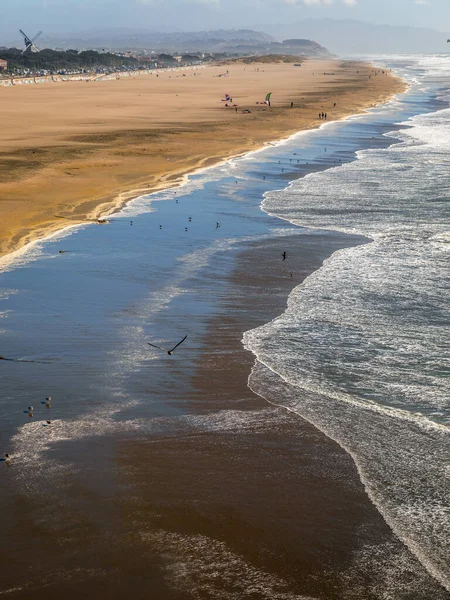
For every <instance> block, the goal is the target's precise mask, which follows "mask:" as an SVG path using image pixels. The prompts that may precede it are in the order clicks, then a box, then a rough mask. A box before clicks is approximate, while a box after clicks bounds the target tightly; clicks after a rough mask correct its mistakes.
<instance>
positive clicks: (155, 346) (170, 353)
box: [147, 335, 187, 356]
mask: <svg viewBox="0 0 450 600" xmlns="http://www.w3.org/2000/svg"><path fill="white" fill-rule="evenodd" d="M186 338H187V335H185V336H184V338H183V339H182V340H181V341H180V342H178V344H176V345H175V346H174V347H173V348H172V349H171V350H167V349H166V348H161V346H157V345H156V344H150V342H147V344H148V345H149V346H152V347H153V348H158V350H162V351H163V352H167V354H168V355H169V356H172V354H173V351H174V350H175V348H178V346H179V345H180V344H182V343H183V342H184V340H185V339H186Z"/></svg>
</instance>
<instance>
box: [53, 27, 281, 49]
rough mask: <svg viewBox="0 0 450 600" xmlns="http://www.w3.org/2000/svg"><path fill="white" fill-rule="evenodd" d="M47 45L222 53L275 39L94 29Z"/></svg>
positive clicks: (241, 32)
mask: <svg viewBox="0 0 450 600" xmlns="http://www.w3.org/2000/svg"><path fill="white" fill-rule="evenodd" d="M42 41H43V43H45V44H46V45H48V46H52V47H55V46H57V47H60V48H74V49H77V48H78V49H80V48H95V49H102V48H111V49H116V50H131V49H133V50H142V49H145V50H154V51H155V52H194V51H197V52H223V51H226V50H227V49H228V48H235V47H237V46H251V47H254V46H260V45H261V46H264V45H267V44H270V43H271V42H272V41H274V38H273V37H272V36H271V35H268V34H267V33H263V32H261V31H252V30H250V29H238V30H235V29H230V30H224V29H220V30H217V31H191V32H154V31H149V30H145V29H118V28H114V29H101V30H92V31H86V32H83V33H80V34H78V35H73V36H70V37H66V38H62V37H61V38H57V37H53V36H52V37H50V36H42Z"/></svg>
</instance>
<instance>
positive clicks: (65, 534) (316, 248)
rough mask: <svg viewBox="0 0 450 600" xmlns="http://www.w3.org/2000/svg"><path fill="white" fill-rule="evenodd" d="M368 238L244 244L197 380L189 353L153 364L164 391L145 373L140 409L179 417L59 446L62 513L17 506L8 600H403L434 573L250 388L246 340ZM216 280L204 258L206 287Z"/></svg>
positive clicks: (294, 423)
mask: <svg viewBox="0 0 450 600" xmlns="http://www.w3.org/2000/svg"><path fill="white" fill-rule="evenodd" d="M274 222H275V220H274ZM363 241H364V240H363V239H362V238H356V237H350V236H340V235H327V234H326V233H320V234H313V235H305V234H301V233H300V234H299V235H293V236H287V237H284V238H281V239H280V238H277V239H272V240H267V239H266V240H263V241H261V242H255V243H251V244H248V245H247V246H246V247H245V246H244V249H243V251H242V252H241V253H240V255H239V256H238V260H237V264H236V267H235V269H234V270H233V272H232V273H231V275H230V276H229V277H228V287H227V288H226V289H224V293H222V294H219V295H218V296H217V297H218V302H219V305H220V310H219V312H218V314H217V313H215V316H213V317H211V318H210V320H209V324H208V328H207V331H206V334H205V335H204V336H203V338H202V340H201V346H202V347H203V352H202V353H201V355H200V357H199V359H198V360H197V361H196V363H195V365H194V369H193V370H192V368H191V363H190V362H189V361H185V360H183V358H184V354H182V352H183V350H182V349H180V351H179V354H178V355H177V354H175V355H174V356H173V357H172V358H169V357H166V356H164V355H161V359H160V360H158V361H157V363H156V364H155V365H154V367H153V368H155V369H157V370H158V371H162V370H164V372H165V376H164V379H163V381H162V382H161V387H157V386H156V385H155V383H154V380H153V379H152V376H151V370H149V372H148V376H147V386H146V388H147V389H146V394H145V396H143V398H148V399H151V398H152V397H154V396H158V397H159V398H160V400H161V401H162V402H164V403H166V404H167V407H168V410H169V414H170V411H173V412H174V414H175V416H173V417H165V418H162V419H158V418H157V419H156V421H155V425H153V424H152V422H151V421H148V426H147V425H145V426H144V425H143V426H142V427H140V428H138V429H137V430H136V432H135V433H134V434H133V433H132V432H131V433H129V432H128V433H127V432H124V433H123V434H119V435H110V436H105V435H104V436H102V437H100V438H98V437H95V436H94V437H92V439H90V438H89V437H86V438H84V439H83V440H82V441H78V442H71V441H70V440H69V439H68V440H67V441H66V442H64V443H61V442H59V443H58V446H57V448H56V447H55V448H54V450H53V452H56V453H57V457H58V460H59V462H60V463H61V464H66V465H73V467H72V468H70V470H69V471H68V472H67V475H66V479H65V481H66V483H65V486H66V487H65V488H64V492H63V493H62V490H61V488H59V493H58V496H57V500H56V502H55V500H54V495H53V494H52V491H51V488H52V485H53V484H52V480H51V477H48V479H47V486H48V494H47V493H46V492H45V490H44V491H43V490H41V492H40V494H39V495H38V496H36V495H35V494H33V493H31V494H30V493H26V494H22V495H20V494H19V495H17V493H15V494H14V495H12V496H11V498H14V503H13V505H12V506H5V507H4V510H6V511H7V512H11V514H12V515H13V516H14V518H13V519H9V521H8V523H9V524H8V526H7V530H6V536H5V538H4V539H6V540H8V539H9V540H11V543H12V546H11V548H9V547H8V544H7V543H6V544H5V545H3V547H2V548H0V562H1V563H2V564H3V565H5V564H7V565H8V569H3V570H2V576H1V586H0V588H1V590H2V591H4V590H7V589H9V590H11V592H10V593H8V594H6V597H8V598H9V597H11V598H18V599H22V598H23V599H25V598H26V599H32V600H40V599H41V598H42V599H43V598H46V599H47V600H48V599H51V600H53V599H55V600H56V599H60V598H67V599H69V600H70V599H72V598H73V599H75V598H79V597H80V596H82V597H85V598H89V599H91V598H92V599H94V598H95V599H96V598H99V597H105V598H111V599H117V600H119V599H120V600H122V599H123V598H126V597H128V596H130V595H131V596H132V597H133V598H137V599H141V598H142V599H144V598H151V599H153V598H154V599H155V600H182V599H183V600H194V599H195V600H197V599H221V600H222V599H231V600H240V599H241V598H242V599H252V600H259V599H267V600H269V599H271V600H272V599H274V600H292V599H300V598H302V599H303V598H315V599H321V600H338V599H339V600H342V599H343V598H345V599H346V600H347V599H354V600H372V599H375V598H377V599H379V598H382V597H386V596H383V595H382V594H381V593H380V586H381V588H382V590H384V591H386V590H389V591H390V592H392V591H393V593H394V595H393V596H392V597H395V598H396V600H397V599H398V600H407V599H408V598H410V597H411V596H408V595H407V594H406V595H405V594H404V593H403V592H404V590H405V589H407V590H409V589H411V588H410V583H411V581H412V582H413V583H414V579H415V577H416V576H417V577H418V575H417V574H419V575H420V577H425V578H427V575H426V574H425V573H424V570H423V568H422V567H421V565H420V564H418V563H415V562H414V561H413V563H414V569H415V571H414V572H409V571H408V569H407V568H404V567H403V566H402V563H401V561H402V560H403V556H404V553H405V552H406V550H405V548H404V547H403V545H402V544H401V543H400V542H399V541H398V540H397V539H396V538H395V536H394V535H393V534H392V532H391V530H390V529H389V527H388V526H387V525H386V523H385V521H384V520H383V518H382V517H381V515H380V514H379V513H378V511H377V510H376V509H375V508H374V506H373V505H372V504H371V502H370V501H369V499H368V497H367V494H366V493H365V491H364V488H363V486H362V484H361V482H360V480H359V477H358V474H357V471H356V468H355V465H354V463H353V461H352V459H351V458H350V457H349V456H348V455H347V454H346V453H345V452H344V451H343V450H342V449H341V448H340V447H339V446H338V445H337V444H335V443H334V442H333V441H332V440H330V439H328V438H327V437H326V436H324V435H322V434H321V433H320V432H319V431H317V430H316V429H315V428H314V427H312V426H311V425H310V424H308V423H307V422H305V421H304V420H303V419H301V418H300V417H298V416H296V415H293V414H292V413H289V412H287V411H286V410H284V409H282V408H277V407H273V406H271V405H270V404H268V403H267V402H266V401H265V400H263V399H262V398H260V397H259V396H257V395H255V394H254V393H253V392H252V391H251V390H250V389H249V388H248V386H247V379H248V375H249V372H250V370H251V368H252V365H253V363H254V357H253V355H252V354H251V353H250V352H247V351H245V350H244V349H243V346H242V344H241V338H242V334H243V332H244V331H246V330H248V329H249V328H252V327H256V326H258V325H261V324H263V323H266V322H267V321H269V320H270V319H272V318H274V317H275V316H277V315H278V314H280V313H281V312H282V311H283V310H284V308H285V305H286V299H287V296H288V294H289V293H290V291H291V289H292V288H293V286H294V285H297V284H299V283H301V281H302V280H303V279H304V278H305V277H306V276H307V275H308V274H310V273H311V272H313V271H314V270H316V269H317V268H319V267H320V265H321V264H322V262H323V260H324V259H325V258H327V257H328V256H330V255H331V253H333V252H334V251H336V250H337V249H339V248H342V247H344V246H349V245H354V244H357V243H362V242H363ZM285 250H286V251H287V252H288V258H287V260H286V261H282V258H281V254H282V252H283V251H285ZM291 272H292V274H293V276H292V277H291V276H290V273H291ZM217 283H218V281H217V271H216V269H215V267H214V263H211V267H209V268H208V271H207V273H206V274H205V273H203V275H202V281H201V282H199V283H198V284H197V285H198V291H199V293H201V290H202V289H203V290H208V289H211V290H214V289H215V288H216V286H217ZM230 292H231V293H230ZM214 294H215V292H213V295H214ZM273 400H274V401H275V402H276V398H275V399H273ZM177 415H178V416H177ZM125 418H126V415H125ZM46 468H48V467H46ZM10 471H11V474H13V473H14V465H12V467H11V470H10ZM4 483H5V485H6V486H8V485H9V481H8V478H4ZM59 485H61V484H60V483H59ZM12 489H14V488H12ZM31 491H32V490H31ZM5 527H6V525H5ZM19 539H20V540H21V544H20V545H19V546H17V545H16V542H15V540H19ZM374 557H375V558H374ZM391 571H392V572H393V573H396V575H395V576H394V577H390V576H389V573H390V572H391ZM405 578H406V579H405ZM419 582H420V578H419ZM397 583H398V585H399V587H398V590H397V591H398V593H396V589H395V586H396V585H397ZM430 585H431V586H433V583H431V584H430ZM383 586H384V588H383ZM392 586H394V587H393V588H392ZM391 588H392V589H391ZM399 590H400V591H399ZM429 590H430V587H427V591H426V592H425V593H422V591H421V589H420V587H419V588H417V589H416V593H415V595H414V598H415V599H416V600H426V599H427V598H429V596H427V594H428V593H429ZM435 591H436V593H435V595H434V598H435V599H436V600H443V599H444V598H445V595H444V594H443V592H442V590H441V588H439V586H437V584H436V590H435ZM424 594H425V595H424Z"/></svg>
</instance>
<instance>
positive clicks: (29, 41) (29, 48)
mask: <svg viewBox="0 0 450 600" xmlns="http://www.w3.org/2000/svg"><path fill="white" fill-rule="evenodd" d="M19 31H20V33H21V34H22V36H23V41H24V42H25V50H23V52H22V54H25V52H39V48H36V46H35V45H34V42H35V41H36V40H37V39H38V37H39V36H40V35H41V33H42V31H39V32H38V33H37V34H36V35H35V36H34V38H29V37H28V36H27V34H26V33H24V32H23V31H22V30H21V29H19Z"/></svg>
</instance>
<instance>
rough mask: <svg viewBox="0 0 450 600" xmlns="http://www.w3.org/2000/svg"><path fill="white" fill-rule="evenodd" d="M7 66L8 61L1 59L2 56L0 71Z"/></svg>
mask: <svg viewBox="0 0 450 600" xmlns="http://www.w3.org/2000/svg"><path fill="white" fill-rule="evenodd" d="M7 68H8V61H7V60H3V58H0V71H6V69H7Z"/></svg>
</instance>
